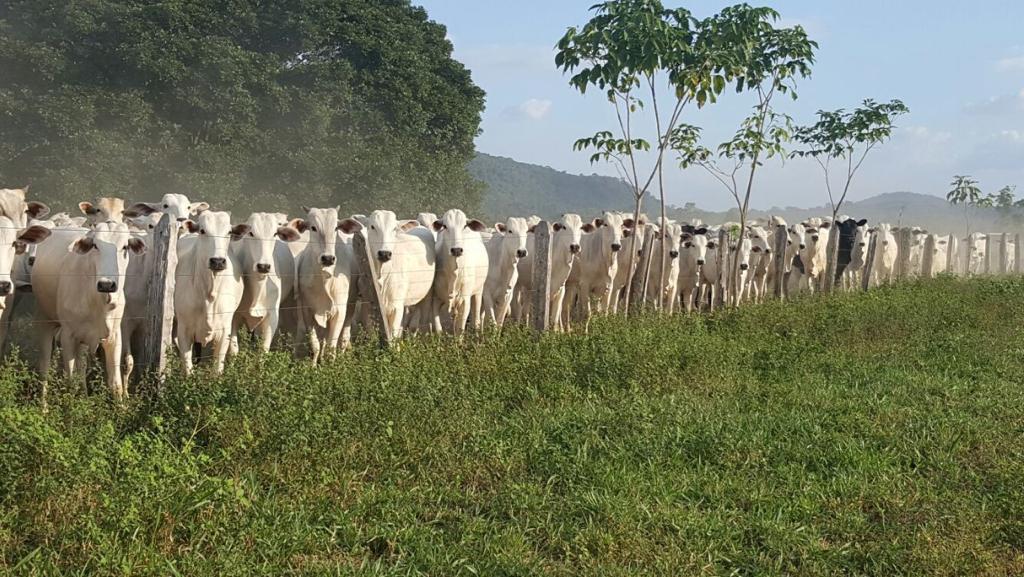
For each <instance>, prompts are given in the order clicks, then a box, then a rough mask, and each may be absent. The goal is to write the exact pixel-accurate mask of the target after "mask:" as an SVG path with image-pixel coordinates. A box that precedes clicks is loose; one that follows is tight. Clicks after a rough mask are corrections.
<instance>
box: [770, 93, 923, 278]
mask: <svg viewBox="0 0 1024 577" xmlns="http://www.w3.org/2000/svg"><path fill="white" fill-rule="evenodd" d="M907 112H910V109H909V108H907V107H906V105H904V104H903V102H901V101H899V100H893V101H891V102H886V103H879V102H875V101H874V100H871V99H868V100H865V101H864V102H863V104H862V105H861V107H860V108H856V109H854V110H852V111H846V110H843V109H839V110H834V111H824V110H819V111H818V121H817V122H815V123H814V124H812V125H809V126H803V127H800V128H798V129H797V130H796V133H795V134H794V140H796V141H797V142H798V143H800V144H802V145H803V146H804V147H805V148H803V149H802V150H794V151H793V152H791V153H790V157H791V158H792V157H805V156H810V157H811V158H813V159H814V160H815V161H816V162H817V163H818V166H820V167H821V169H822V171H823V172H824V176H825V190H826V192H828V200H829V203H830V204H831V206H832V221H833V222H835V220H836V217H837V216H838V214H839V210H840V209H841V208H842V206H843V203H844V202H845V201H846V195H847V194H848V193H849V192H850V184H851V183H852V182H853V177H854V175H856V174H857V171H858V170H859V169H860V167H861V165H862V164H864V159H866V158H867V156H868V153H869V152H871V151H872V150H873V149H874V148H875V147H876V146H878V145H879V144H881V143H883V142H885V141H886V140H888V139H889V137H890V136H891V135H892V129H893V120H894V119H895V118H896V117H897V116H899V115H901V114H906V113H907ZM834 162H835V163H839V164H840V166H841V167H842V168H841V170H842V172H841V173H840V181H839V184H841V188H839V189H838V190H837V191H836V192H837V193H838V197H837V196H836V194H834V193H833V187H832V180H833V179H832V176H833V173H832V169H833V168H834V166H833V163H834ZM838 250H839V239H838V237H837V236H836V235H835V234H830V235H829V242H828V245H827V251H828V252H827V255H828V256H827V259H826V262H827V265H826V267H825V277H824V279H823V285H822V286H823V288H824V289H825V290H826V291H828V290H829V289H831V287H832V283H833V281H834V278H833V276H834V275H835V270H836V259H837V253H838Z"/></svg>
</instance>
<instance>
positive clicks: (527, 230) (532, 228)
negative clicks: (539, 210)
mask: <svg viewBox="0 0 1024 577" xmlns="http://www.w3.org/2000/svg"><path fill="white" fill-rule="evenodd" d="M535 230H537V225H535V224H534V225H530V228H528V229H526V232H528V233H533V232H534V231H535Z"/></svg>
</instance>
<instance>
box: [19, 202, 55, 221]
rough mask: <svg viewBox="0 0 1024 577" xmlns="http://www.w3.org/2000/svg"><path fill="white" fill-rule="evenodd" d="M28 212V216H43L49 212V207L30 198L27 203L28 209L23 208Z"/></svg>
mask: <svg viewBox="0 0 1024 577" xmlns="http://www.w3.org/2000/svg"><path fill="white" fill-rule="evenodd" d="M25 212H26V213H28V217H29V218H44V217H45V216H46V215H48V214H50V207H48V206H46V205H45V204H43V203H41V202H38V201H35V200H32V201H29V203H28V209H26V210H25Z"/></svg>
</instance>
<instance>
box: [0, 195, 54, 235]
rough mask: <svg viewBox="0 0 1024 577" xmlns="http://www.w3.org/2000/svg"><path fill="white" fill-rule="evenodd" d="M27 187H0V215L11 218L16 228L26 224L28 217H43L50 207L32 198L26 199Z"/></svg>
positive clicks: (23, 226) (48, 212)
mask: <svg viewBox="0 0 1024 577" xmlns="http://www.w3.org/2000/svg"><path fill="white" fill-rule="evenodd" d="M27 193H28V187H27V186H26V187H24V188H0V216H6V217H7V218H9V219H11V222H13V223H14V225H15V226H17V227H18V228H25V227H26V226H28V221H29V219H37V220H38V219H41V218H45V217H46V215H47V214H50V207H48V206H46V205H45V204H43V203H41V202H37V201H34V200H31V201H26V200H25V195H26V194H27Z"/></svg>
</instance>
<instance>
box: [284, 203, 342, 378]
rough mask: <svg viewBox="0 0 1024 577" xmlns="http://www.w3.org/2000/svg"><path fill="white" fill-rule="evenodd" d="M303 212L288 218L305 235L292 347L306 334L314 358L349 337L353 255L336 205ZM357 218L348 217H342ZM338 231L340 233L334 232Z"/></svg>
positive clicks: (297, 348) (298, 263)
mask: <svg viewBox="0 0 1024 577" xmlns="http://www.w3.org/2000/svg"><path fill="white" fill-rule="evenodd" d="M303 211H304V212H305V213H306V217H305V218H304V219H302V218H296V219H294V220H292V222H291V227H292V228H294V229H295V230H297V231H299V232H301V233H303V234H304V235H307V242H306V245H305V247H304V248H303V249H302V252H300V253H299V254H298V256H297V257H295V268H296V285H297V286H296V306H297V307H298V313H299V314H298V329H297V331H296V339H295V352H296V355H298V354H299V353H300V352H301V350H302V349H301V346H302V340H303V339H302V337H305V339H306V341H307V343H308V346H309V353H310V356H311V357H312V358H313V362H314V363H315V362H317V361H319V360H320V359H321V358H323V357H324V356H325V355H328V354H331V353H333V352H334V351H335V350H336V349H337V348H338V347H339V346H340V347H341V349H342V350H345V349H347V348H348V346H349V344H350V343H351V331H352V316H353V315H352V312H353V309H354V306H355V302H354V299H353V298H352V296H353V292H354V291H355V289H356V287H354V286H353V282H352V281H353V269H354V266H355V264H354V262H355V255H354V253H353V252H352V236H351V235H352V233H354V232H355V231H356V230H358V228H357V227H354V226H353V225H343V224H342V223H341V222H339V221H338V209H337V208H306V207H303ZM349 221H351V222H354V223H357V224H358V221H356V220H354V219H347V220H346V221H345V222H349ZM339 231H342V232H344V234H339Z"/></svg>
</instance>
